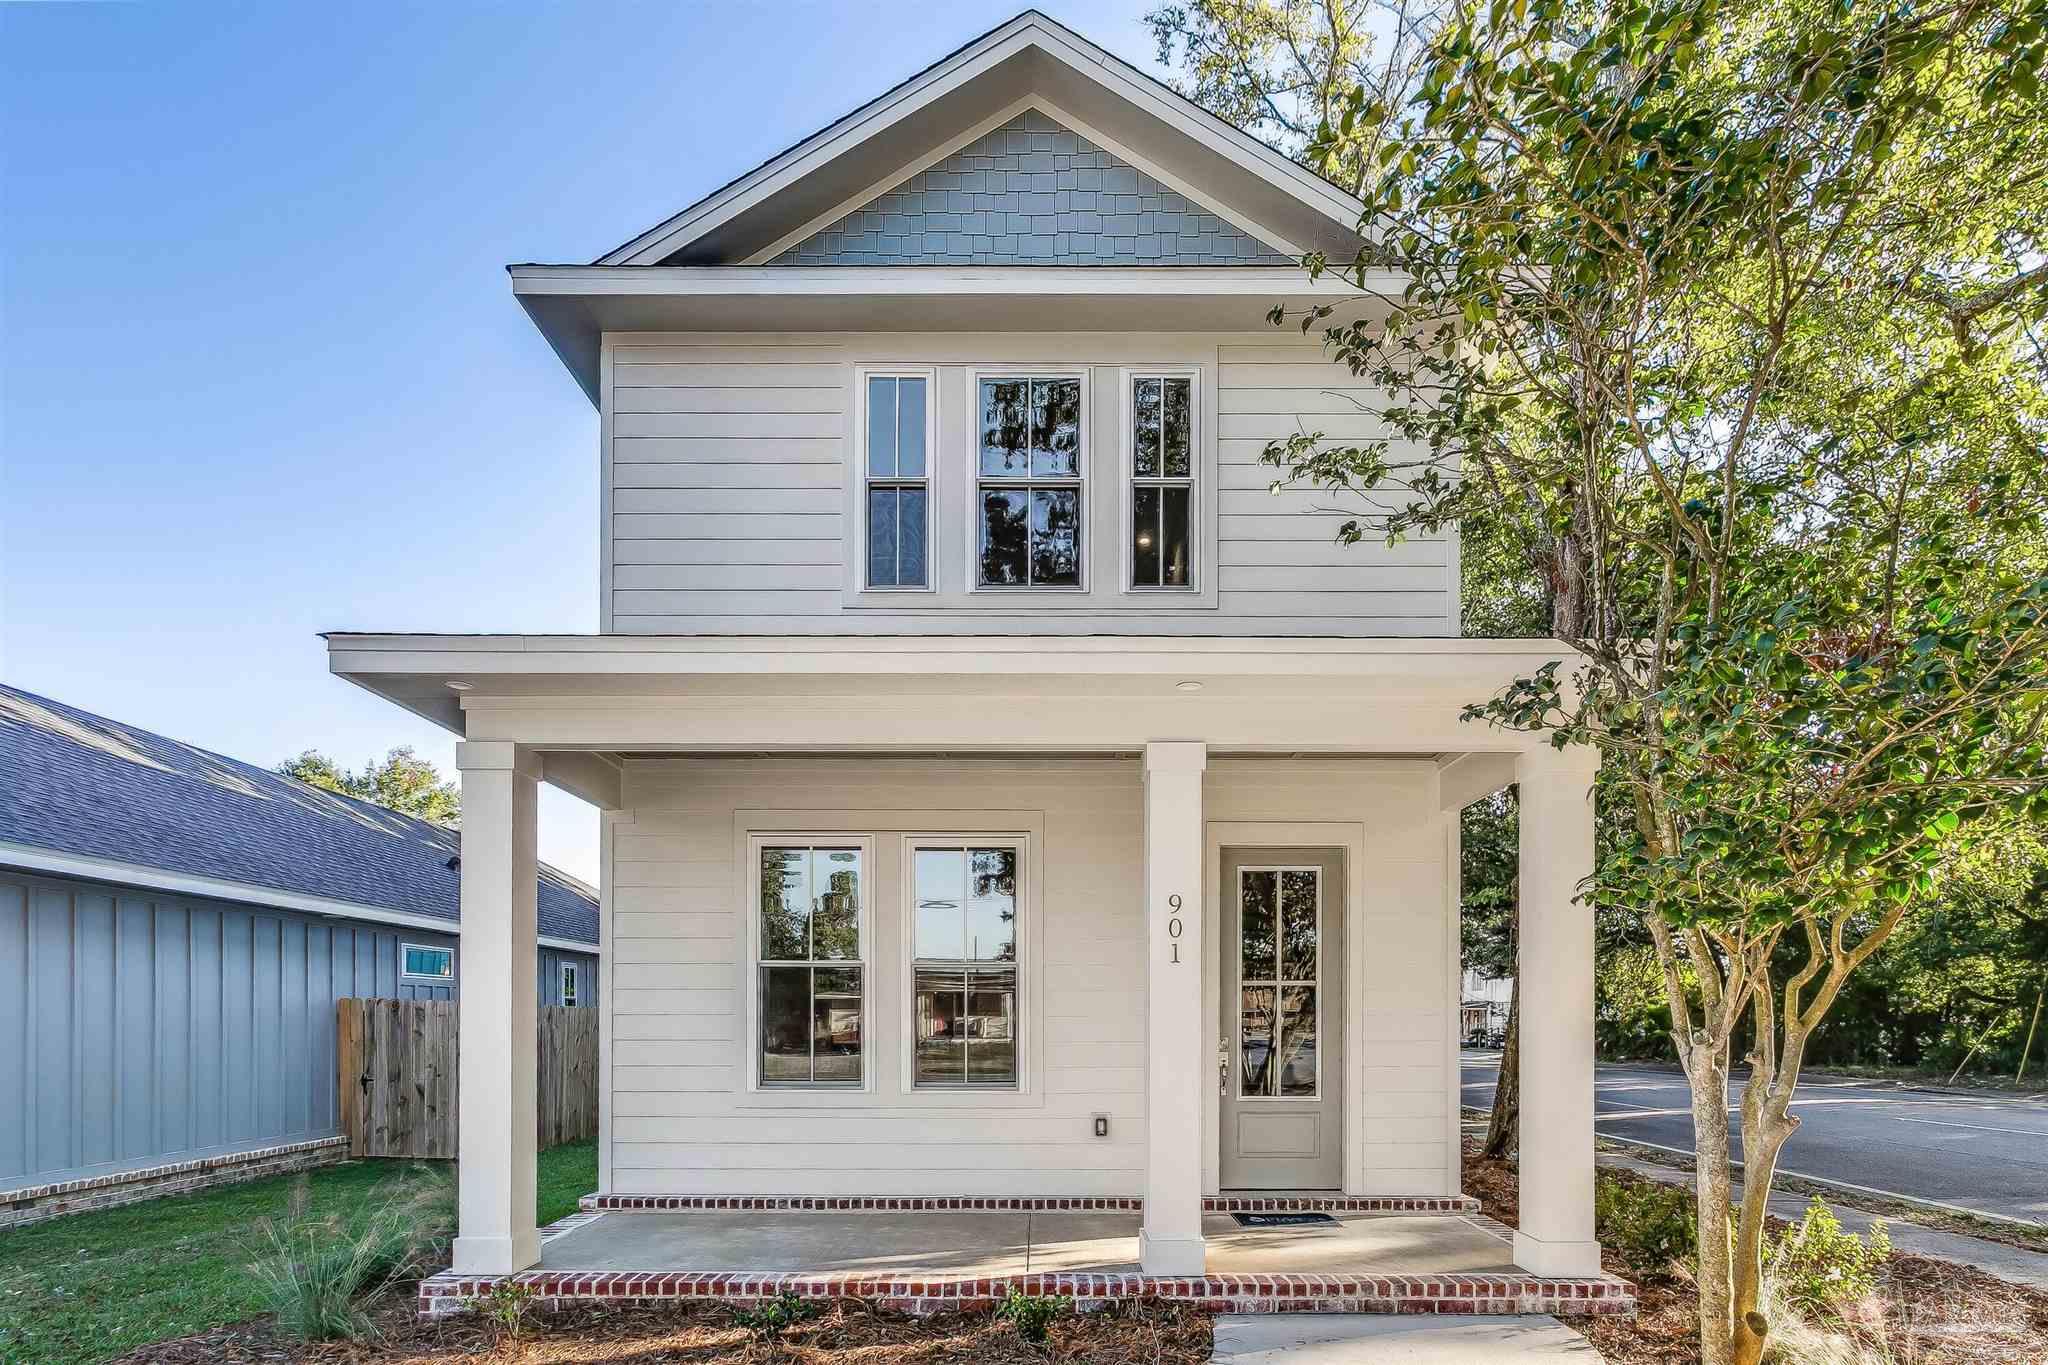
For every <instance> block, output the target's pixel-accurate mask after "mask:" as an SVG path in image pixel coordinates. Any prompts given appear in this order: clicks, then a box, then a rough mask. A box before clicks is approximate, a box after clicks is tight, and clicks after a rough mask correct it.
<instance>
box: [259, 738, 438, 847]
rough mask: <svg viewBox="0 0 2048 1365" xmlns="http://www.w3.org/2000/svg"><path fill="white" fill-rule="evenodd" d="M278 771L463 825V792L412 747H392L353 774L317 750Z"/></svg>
mask: <svg viewBox="0 0 2048 1365" xmlns="http://www.w3.org/2000/svg"><path fill="white" fill-rule="evenodd" d="M277 771H278V773H279V774H280V775H281V776H284V777H290V778H294V779H296V780H298V781H300V782H304V783H305V784H306V785H307V786H310V787H321V788H324V789H325V790H327V791H331V792H339V793H341V794H342V795H343V796H353V797H356V798H358V799H359V800H363V801H370V802H374V803H375V804H377V805H379V806H383V807H385V808H386V809H387V810H395V811H397V812H399V813H400V814H401V815H412V816H417V817H418V818H420V819H422V820H430V821H432V822H433V823H435V824H437V825H446V826H448V827H449V828H451V829H452V828H454V827H455V826H457V825H460V824H461V823H462V788H461V787H460V786H458V785H457V784H456V783H454V782H450V781H447V780H444V779H443V778H442V776H441V774H440V771H439V770H438V769H436V768H435V767H434V765H433V764H431V763H429V762H427V760H425V759H423V758H421V757H419V756H418V755H416V754H415V753H413V751H412V748H411V747H410V746H409V745H401V746H400V747H398V748H395V749H393V750H392V751H391V752H390V753H388V754H386V755H384V761H383V762H381V763H366V764H364V765H363V770H362V771H361V772H359V773H352V772H350V771H348V770H347V769H346V768H343V767H342V766H341V765H340V764H338V763H336V762H335V761H334V760H333V759H331V758H329V757H328V756H327V755H326V754H323V753H321V752H320V751H319V750H318V749H307V750H305V751H304V752H303V753H301V754H300V755H299V756H298V757H297V758H293V759H289V760H287V761H285V762H283V763H280V764H278V765H277Z"/></svg>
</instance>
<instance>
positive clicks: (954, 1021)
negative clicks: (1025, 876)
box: [912, 847, 1017, 1086]
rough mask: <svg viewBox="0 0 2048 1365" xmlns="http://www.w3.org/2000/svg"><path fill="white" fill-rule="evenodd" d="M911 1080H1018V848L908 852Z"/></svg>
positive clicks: (920, 1082)
mask: <svg viewBox="0 0 2048 1365" xmlns="http://www.w3.org/2000/svg"><path fill="white" fill-rule="evenodd" d="M912 868H913V872H912V875H913V894H914V897H915V901H916V910H917V913H916V920H915V927H914V929H913V933H914V935H915V940H914V946H913V952H914V954H915V959H916V960H915V965H914V968H913V976H914V979H915V984H914V991H915V998H914V1003H913V1026H912V1027H913V1035H914V1041H913V1051H914V1055H913V1063H912V1074H913V1078H914V1081H915V1083H916V1084H918V1085H923V1086H948V1085H1015V1084H1016V1083H1017V968H1016V961H1017V850H1016V849H1015V848H1007V847H951V848H919V849H916V850H915V851H914V853H913V856H912Z"/></svg>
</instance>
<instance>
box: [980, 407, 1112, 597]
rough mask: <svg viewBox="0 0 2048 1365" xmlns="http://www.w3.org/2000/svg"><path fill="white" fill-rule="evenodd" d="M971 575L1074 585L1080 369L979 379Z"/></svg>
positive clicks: (1079, 534) (1079, 539) (1014, 584)
mask: <svg viewBox="0 0 2048 1365" xmlns="http://www.w3.org/2000/svg"><path fill="white" fill-rule="evenodd" d="M978 388H979V395H978V397H979V402H978V404H977V411H978V412H979V414H980V423H979V425H980V432H981V438H980V449H979V456H978V460H979V463H978V471H977V477H976V485H975V502H976V505H977V507H978V509H979V511H978V522H979V524H978V526H977V528H976V540H975V548H976V554H975V565H976V567H975V583H976V585H977V586H979V587H983V588H1078V587H1080V586H1081V582H1082V562H1081V557H1082V555H1083V553H1084V551H1085V541H1086V537H1085V535H1084V534H1083V529H1082V528H1083V526H1084V524H1085V504H1084V499H1083V474H1084V452H1083V450H1082V448H1081V446H1082V442H1081V427H1082V414H1081V401H1082V400H1081V380H1080V378H1079V377H1078V376H1072V377H1068V376H1057V375H1055V376H1041V375H1016V376H1008V375H1005V376H1000V377H989V376H983V377H981V378H980V379H979V380H978Z"/></svg>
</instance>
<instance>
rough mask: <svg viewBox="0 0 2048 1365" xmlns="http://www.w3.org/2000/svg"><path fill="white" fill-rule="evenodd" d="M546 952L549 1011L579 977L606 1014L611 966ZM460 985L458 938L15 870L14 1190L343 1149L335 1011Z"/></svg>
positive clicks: (4, 909) (10, 974)
mask: <svg viewBox="0 0 2048 1365" xmlns="http://www.w3.org/2000/svg"><path fill="white" fill-rule="evenodd" d="M405 944H414V945H418V946H422V947H432V948H447V949H451V950H455V953H456V956H455V975H454V977H453V978H452V979H451V980H446V981H436V980H430V979H420V978H414V977H408V976H406V975H404V973H403V971H402V970H401V969H402V966H403V960H402V959H403V951H404V950H403V945H405ZM538 951H539V955H540V959H539V973H538V975H539V982H540V989H539V999H540V1003H542V1004H559V1003H560V988H561V971H560V965H561V963H562V962H563V961H565V960H567V961H572V962H576V963H579V964H580V966H581V970H580V971H579V973H578V976H579V982H578V989H579V999H578V1002H577V1003H579V1004H586V1005H589V1004H595V1003H596V999H597V995H596V992H597V975H598V974H597V970H596V966H597V959H596V957H595V955H593V954H581V953H569V952H564V951H562V950H559V949H556V948H553V947H548V946H545V945H543V946H541V947H540V948H539V949H538ZM461 975H462V967H461V955H460V951H459V946H458V940H457V938H456V937H455V936H454V935H452V934H446V933H437V932H435V931H432V930H428V929H415V928H410V927H402V926H396V925H390V924H382V923H373V922H370V921H367V920H350V919H342V918H332V917H328V916H322V915H310V914H302V913H299V912H297V911H290V910H277V909H272V908H268V907H263V906H252V905H247V904H242V903H238V902H233V901H222V900H212V899H207V898H203V897H195V896H184V895H175V894H171V893H167V892H162V891H155V890H147V889H142V888H137V887H129V886H119V885H112V884H108V883H103V882H94V881H87V880H83V879H77V878H70V877H57V876H45V875H41V874H27V873H21V872H16V871H11V870H4V869H0V994H4V1000H0V1095H7V1096H12V1097H16V1098H17V1101H18V1102H16V1103H12V1104H4V1105H0V1188H16V1187H20V1186H25V1185H40V1184H48V1183H54V1182H57V1181H63V1180H74V1179H78V1178H81V1177H86V1176H93V1175H103V1174H109V1173H113V1172H118V1171H121V1170H126V1169H137V1168H142V1167H148V1166H155V1165H161V1164H164V1163H168V1162H172V1161H181V1160H186V1159H189V1158H194V1157H203V1156H212V1155H218V1154H223V1153H231V1152H235V1151H240V1150H253V1149H256V1148H261V1147H270V1146H276V1145H279V1144H282V1143H289V1142H298V1141H304V1140H308V1139H312V1138H318V1137H326V1136H330V1135H335V1134H338V1133H340V1131H341V1126H340V1121H339V1118H338V1116H337V1114H336V1113H335V1104H336V1095H335V1051H334V1048H335V1040H334V1002H335V1001H336V1000H338V999H341V998H343V997H345V996H376V997H385V998H394V997H395V998H399V999H420V1000H446V999H451V998H453V997H454V996H455V994H456V986H457V984H458V983H459V982H460V981H461Z"/></svg>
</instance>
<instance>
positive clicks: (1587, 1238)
mask: <svg viewBox="0 0 2048 1365" xmlns="http://www.w3.org/2000/svg"><path fill="white" fill-rule="evenodd" d="M1599 766H1600V758H1599V753H1598V751H1596V750H1594V749H1590V748H1586V747H1583V746H1577V747H1573V748H1570V749H1566V750H1563V751H1562V752H1560V751H1559V750H1556V749H1552V748H1550V747H1548V746H1545V747H1543V748H1540V749H1532V750H1530V751H1528V752H1527V753H1524V754H1523V755H1522V756H1521V757H1520V759H1519V760H1518V762H1517V763H1516V765H1515V780H1516V782H1517V783H1518V784H1519V787H1520V792H1521V873H1522V889H1521V897H1522V899H1521V943H1520V962H1519V964H1518V967H1517V970H1518V971H1519V973H1520V976H1521V991H1522V1019H1521V1049H1522V1062H1521V1067H1522V1118H1521V1135H1520V1146H1521V1190H1522V1196H1521V1224H1522V1226H1521V1230H1520V1231H1519V1232H1517V1233H1516V1234H1515V1264H1516V1265H1518V1266H1520V1267H1522V1269H1524V1270H1527V1271H1529V1272H1530V1273H1532V1274H1536V1275H1597V1274H1598V1273H1599V1272H1600V1243H1599V1242H1598V1240H1596V1238H1595V1236H1594V1232H1593V909H1592V907H1591V906H1590V905H1583V904H1579V903H1577V901H1576V900H1575V898H1576V897H1577V896H1578V895H1579V884H1580V882H1581V881H1583V880H1584V879H1585V878H1587V877H1589V876H1591V875H1592V873H1593V792H1592V787H1593V776H1594V774H1595V773H1596V772H1597V771H1598V770H1599Z"/></svg>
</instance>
